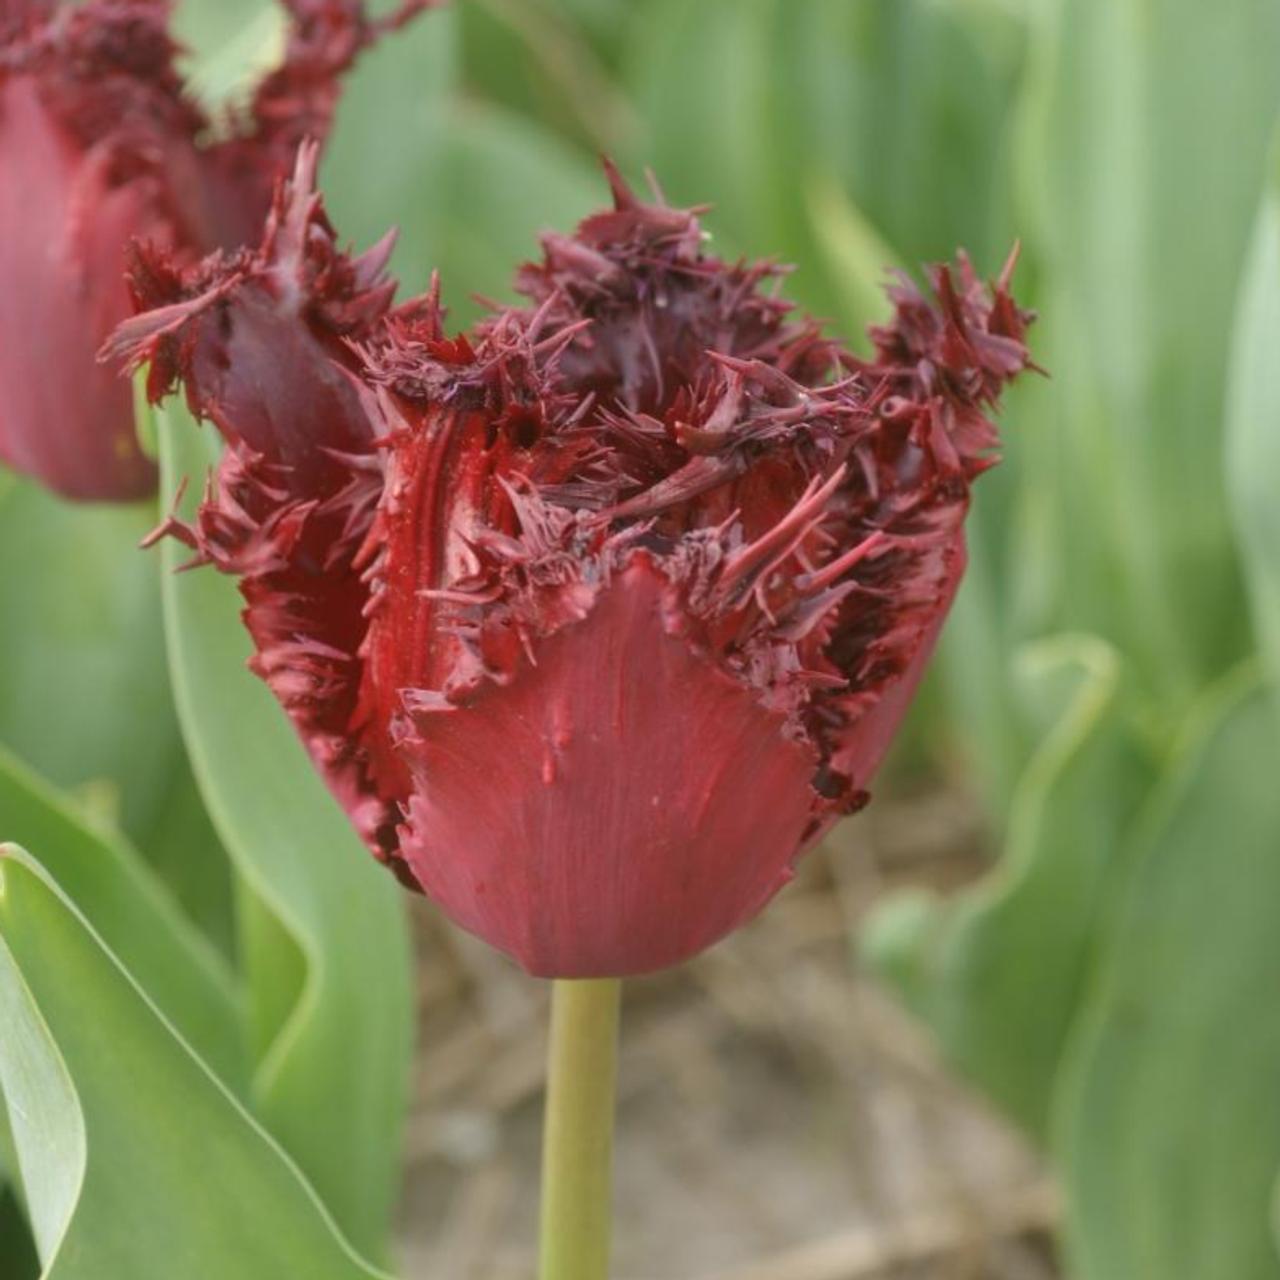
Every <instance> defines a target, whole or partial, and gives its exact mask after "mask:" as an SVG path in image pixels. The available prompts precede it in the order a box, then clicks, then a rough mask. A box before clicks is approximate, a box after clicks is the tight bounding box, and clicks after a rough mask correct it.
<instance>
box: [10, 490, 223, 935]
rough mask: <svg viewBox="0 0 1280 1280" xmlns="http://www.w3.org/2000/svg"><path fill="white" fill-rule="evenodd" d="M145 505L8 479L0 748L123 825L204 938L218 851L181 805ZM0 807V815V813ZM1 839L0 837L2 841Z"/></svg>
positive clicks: (181, 766)
mask: <svg viewBox="0 0 1280 1280" xmlns="http://www.w3.org/2000/svg"><path fill="white" fill-rule="evenodd" d="M155 523H156V513H155V508H154V506H153V505H151V504H149V503H147V504H137V505H134V506H101V505H95V506H90V505H85V504H77V503H70V502H63V501H61V500H59V499H58V498H56V497H54V496H53V495H52V494H49V493H46V492H45V491H44V490H42V489H41V488H39V486H37V485H35V484H33V483H31V482H29V481H26V480H18V481H15V482H14V483H13V485H12V487H11V488H10V489H9V491H8V492H7V493H6V494H5V495H4V498H3V500H2V501H0V617H3V618H4V620H5V621H4V627H3V628H0V745H3V746H4V747H7V748H8V749H9V750H10V751H12V752H13V753H14V754H15V755H16V756H18V757H19V758H21V760H22V761H23V762H24V763H25V764H26V765H28V766H29V767H31V768H32V769H34V770H35V771H36V772H38V773H39V774H40V775H41V776H42V777H45V778H47V779H48V780H49V781H51V782H53V783H54V784H56V785H57V786H58V787H60V788H62V789H63V790H65V791H68V792H69V793H70V794H72V795H73V796H74V797H75V798H76V799H78V800H80V801H81V802H82V803H83V805H84V806H85V807H86V808H87V809H91V810H92V811H93V812H94V813H95V814H96V816H97V817H98V818H99V819H100V820H102V821H103V822H105V823H108V824H110V825H113V826H115V827H118V828H119V829H120V830H122V831H124V832H126V833H127V835H128V836H129V838H130V839H131V840H132V842H133V843H134V844H135V845H136V846H137V847H138V848H139V849H141V851H142V853H143V854H144V855H145V856H146V857H147V858H148V860H149V861H151V862H152V864H153V865H156V866H157V867H159V868H161V873H162V875H163V877H164V879H165V881H166V883H168V884H169V886H170V888H171V889H172V890H173V891H174V892H175V893H176V894H177V896H178V898H179V900H180V901H181V903H182V905H183V907H184V908H185V909H186V910H187V911H188V913H189V914H191V915H192V917H193V918H194V919H195V920H196V921H197V923H198V924H200V926H201V927H202V928H204V929H205V930H206V931H207V932H208V933H209V934H210V935H211V936H213V937H214V938H217V939H223V938H225V937H226V935H227V933H228V929H229V920H230V892H229V876H228V871H227V864H226V858H225V856H224V855H223V853H222V851H221V850H220V849H219V848H218V845H217V841H216V839H214V837H213V834H212V832H211V830H210V829H209V826H208V823H207V822H205V821H203V817H202V814H201V813H200V810H199V807H198V806H191V805H189V804H186V803H185V802H184V797H185V796H187V795H189V792H190V786H191V781H190V770H189V768H188V766H187V761H186V758H185V756H184V754H183V751H182V745H181V738H180V736H179V732H178V724H177V718H176V716H175V715H174V710H173V700H172V696H171V694H170V692H169V682H168V677H167V671H166V669H165V662H164V637H163V630H162V625H161V612H160V589H159V583H158V582H157V581H156V571H155V559H154V557H153V556H148V555H145V554H143V553H142V552H140V551H139V550H138V545H137V544H138V540H139V539H140V538H141V537H142V536H143V535H144V534H146V533H147V532H148V531H149V530H150V529H151V528H152V527H154V525H155ZM2 816H3V815H2V814H0V817H2ZM0 838H2V837H0Z"/></svg>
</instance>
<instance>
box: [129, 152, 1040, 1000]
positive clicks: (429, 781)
mask: <svg viewBox="0 0 1280 1280" xmlns="http://www.w3.org/2000/svg"><path fill="white" fill-rule="evenodd" d="M609 173H610V178H611V181H612V185H613V192H614V208H613V209H612V210H611V211H609V212H605V213H601V214H597V215H596V216H594V217H591V218H588V219H587V220H586V221H585V222H583V223H582V224H581V226H579V228H578V230H577V232H576V234H575V235H573V236H572V237H564V236H557V235H548V236H546V237H544V240H543V256H542V259H541V261H539V262H537V263H535V264H530V265H527V266H526V267H524V268H523V269H522V270H521V271H520V273H519V275H518V278H517V284H518V288H519V290H520V292H521V293H522V294H523V295H524V296H525V297H526V298H527V299H528V305H527V306H522V307H515V308H499V309H497V310H495V311H494V313H493V314H491V315H490V316H489V317H488V318H487V319H486V320H484V321H483V322H482V323H481V324H479V325H477V326H476V327H475V328H474V329H473V330H472V331H471V332H470V333H467V334H464V335H461V336H458V337H454V338H450V337H448V336H447V335H446V333H445V330H444V324H443V315H442V312H441V309H440V305H439V296H438V288H437V287H436V286H435V285H433V288H432V290H431V291H430V292H429V293H428V294H427V295H426V296H425V297H424V298H421V299H419V300H417V301H415V302H413V303H410V304H408V305H406V306H403V307H401V308H399V309H398V310H394V311H386V310H384V306H383V304H384V301H385V292H384V291H383V286H382V285H381V284H380V283H379V282H378V281H377V280H376V279H375V277H374V275H373V274H371V271H370V268H369V267H368V265H366V263H365V262H364V261H363V260H357V261H355V262H350V263H349V262H347V261H346V260H345V259H343V258H342V257H341V256H340V255H338V254H337V253H336V251H335V249H334V244H333V236H332V231H331V229H330V228H329V227H328V224H327V223H326V222H325V221H324V218H323V214H322V212H321V211H320V209H319V206H318V204H317V203H316V201H315V199H314V197H311V196H310V195H309V193H308V190H307V182H308V179H309V172H308V171H307V170H306V166H305V157H304V166H303V169H302V170H301V171H300V173H299V175H298V178H297V179H296V180H295V183H294V185H293V187H292V189H291V190H290V191H289V192H288V193H287V194H285V195H282V197H281V201H282V202H281V204H280V206H279V207H278V209H277V212H276V214H275V217H274V219H273V222H272V225H271V227H270V228H269V229H268V234H267V239H266V241H265V242H264V245H263V248H262V250H261V251H260V252H259V253H258V254H257V255H256V256H254V257H253V259H252V260H247V261H242V262H240V263H237V264H226V263H219V262H215V263H211V264H209V265H207V266H206V267H205V268H203V269H202V270H201V271H198V272H187V273H185V274H184V273H177V274H173V273H171V272H170V273H168V274H166V269H165V267H164V266H163V263H162V261H161V259H162V258H163V255H162V254H151V255H148V258H147V260H144V261H143V262H142V263H140V268H139V272H138V274H137V277H136V279H137V281H138V283H139V293H140V297H141V300H142V301H143V302H144V303H145V304H147V305H151V306H156V305H157V304H160V305H159V309H158V310H153V311H151V312H150V313H148V314H144V315H142V316H140V317H138V318H137V319H136V320H134V321H133V322H131V323H130V325H128V326H126V328H125V329H124V330H123V331H122V332H121V335H120V337H119V339H118V341H117V342H116V344H115V348H114V349H115V351H116V352H117V353H119V352H128V353H129V354H131V355H132V357H133V359H134V360H135V361H138V360H142V359H145V358H150V359H151V361H152V390H153V393H155V394H160V393H162V392H163V391H164V390H165V389H166V388H167V387H168V386H169V385H170V384H171V382H172V381H173V379H174V378H175V377H180V378H181V379H182V381H183V382H184V383H185V385H186V388H187V394H188V396H189V398H190V400H191V403H192V405H193V407H194V408H195V410H196V411H197V412H198V413H200V414H202V415H203V416H206V417H209V418H212V419H213V421H214V422H215V424H216V425H217V426H218V428H219V430H220V431H221V432H222V434H223V435H224V437H225V438H226V440H227V443H228V449H227V452H226V454H225V455H224V459H223V462H222V464H221V468H220V472H219V476H218V480H217V484H216V486H215V487H213V488H211V489H210V490H209V492H208V493H207V494H206V497H205V501H204V503H203V505H202V507H201V509H200V513H199V516H198V518H197V520H196V523H195V525H194V526H193V527H191V528H185V527H183V526H180V525H174V524H171V525H170V526H169V527H170V529H171V531H174V532H177V533H178V534H179V536H182V537H184V538H186V539H187V540H188V541H189V542H190V543H191V545H193V546H194V547H195V548H196V549H197V556H198V559H200V560H203V561H208V562H212V563H214V564H215V565H217V566H218V567H219V568H222V569H224V570H225V571H228V572H231V573H234V574H236V575H237V576H238V577H239V578H240V582H241V589H242V591H243V592H244V594H245V597H246V599H247V600H248V601H249V610H248V619H249V626H250V630H251V631H252V632H253V635H254V640H255V644H256V647H257V657H256V659H255V665H256V669H257V670H258V671H259V673H260V674H261V675H262V676H263V677H264V678H265V679H266V680H267V682H268V683H269V684H270V685H271V687H272V689H273V690H274V692H275V693H276V696H277V697H278V698H279V699H280V701H281V702H282V703H283V704H284V706H285V708H286V709H287V711H288V712H289V714H290V715H291V717H292V719H293V721H294V724H295V726H296V727H297V729H298V731H299V734H300V735H301V737H302V739H303V741H304V743H306V745H307V747H308V749H309V751H310V753H311V755H312V758H313V759H314V760H315V762H316V764H317V766H318V767H319V768H320V769H321V770H322V772H323V773H324V774H325V776H326V778H327V779H328V781H329V785H330V786H331V788H332V789H333V791H334V793H335V794H336V795H337V796H338V798H339V799H340V800H341V801H342V803H343V804H344V806H345V807H346V808H347V810H348V812H349V813H350V814H351V816H352V819H353V821H354V822H355V824H356V826H357V827H358V828H359V830H360V831H361V834H362V835H363V836H364V837H365V839H366V841H367V842H368V843H369V845H370V847H371V848H372V849H373V851H374V852H375V854H376V855H377V856H379V857H381V858H383V859H384V860H386V861H388V862H390V863H391V864H392V865H393V866H394V867H395V868H396V869H397V871H398V873H399V874H400V876H401V878H402V879H404V880H405V881H406V882H407V883H410V884H412V885H414V886H416V887H419V888H421V889H422V890H423V891H424V892H425V893H426V894H428V895H429V896H430V897H431V898H433V899H434V900H435V901H437V902H438V903H439V904H440V905H441V906H442V907H443V908H444V910H445V911H446V912H447V913H448V914H449V915H450V916H451V917H452V918H453V919H454V920H455V921H456V922H458V923H459V924H461V925H462V926H464V927H465V928H467V929H470V930H472V931H473V932H475V933H477V934H479V935H480V936H481V937H483V938H485V939H487V940H488V941H489V942H491V943H493V944H494V945H495V946H497V947H499V948H501V949H502V950H504V951H506V952H508V953H509V954H511V955H512V956H514V957H515V958H516V959H517V960H518V961H519V962H520V963H521V964H522V965H523V966H524V967H525V968H526V969H528V970H529V971H530V972H532V973H535V974H539V975H543V976H555V977H586V976H605V975H622V974H631V973H638V972H643V971H647V970H652V969H657V968H660V967H663V966H665V965H669V964H673V963H676V962H677V961H680V960H682V959H684V958H686V957H688V956H691V955H693V954H695V953H696V952H698V951H700V950H701V949H703V948H704V947H706V946H708V945H710V944H711V943H713V942H715V941H716V940H717V939H718V938H720V937H722V936H723V935H724V934H726V933H728V932H729V931H730V930H731V929H733V928H735V927H736V926H737V925H739V924H741V923H743V922H744V921H745V920H747V919H749V918H750V917H751V916H753V915H754V914H755V913H756V912H757V911H758V910H759V909H760V908H761V907H762V906H763V905H764V904H765V903H766V902H767V901H768V900H769V899H770V898H771V897H772V896H773V894H774V893H776V892H777V891H778V889H779V888H780V887H781V886H782V885H783V884H784V883H785V882H786V881H787V879H788V878H789V877H790V875H791V870H792V866H793V864H794V862H795V860H796V858H797V857H798V856H799V855H800V854H801V853H802V852H804V851H805V850H806V849H807V848H809V847H810V846H811V845H812V844H813V843H814V842H815V841H816V840H817V839H819V838H820V837H821V836H822V834H823V833H824V832H825V831H826V830H827V829H828V828H829V827H830V825H831V824H832V823H833V822H834V821H835V820H836V819H837V818H838V817H839V816H840V815H841V814H844V813H848V812H851V811H852V810H854V809H856V808H858V807H859V806H860V805H861V804H863V803H864V802H865V800H866V787H867V785H868V784H869V782H870V780H871V777H872V775H873V773H874V772H875V770H876V767H877V766H878V765H879V763H880V761H881V759H882V757H883V755H884V753H885V750H886V749H887V747H888V745H889V742H890V740H891V738H892V736H893V733H894V731H895V729H896V728H897V726H898V724H899V722H900V720H901V718H902V716H903V714H904V712H905V710H906V708H907V705H908V703H909V701H910V699H911V695H912V693H913V691H914V689H915V686H916V684H917V682H918V680H919V678H920V676H921V673H922V671H923V668H924V665H925V663H926V662H927V660H928V657H929V654H930V652H931V650H932V648H933V645H934V641H935V639H936V638H937V635H938V631H939V628H940V627H941V624H942V621H943V619H944V617H945V615H946V612H947V609H948V607H949V605H950V603H951V600H952V597H953V595H954V593H955V590H956V586H957V584H958V582H959V580H960V576H961V573H962V571H963V568H964V559H965V552H964V536H963V521H964V516H965V513H966V510H967V508H968V503H969V486H970V482H971V481H972V480H973V478H974V477H975V476H976V475H977V474H978V473H979V472H980V471H982V470H984V469H985V468H986V467H987V466H989V465H990V464H991V461H992V459H991V449H992V448H993V446H994V445H995V444H996V433H995V428H994V426H993V424H992V422H991V421H990V418H989V416H988V415H989V412H990V411H991V409H992V407H993V406H994V404H995V401H996V397H997V395H998V394H999V392H1000V389H1001V388H1002V386H1003V385H1004V383H1005V382H1007V381H1008V379H1009V378H1011V377H1012V376H1014V375H1015V374H1016V373H1018V372H1019V371H1021V370H1022V369H1023V368H1025V367H1026V366H1027V363H1028V357H1027V352H1026V348H1025V347H1024V345H1023V334H1024V331H1025V327H1026V325H1027V323H1028V321H1029V320H1030V316H1029V315H1028V313H1026V312H1024V311H1022V310H1020V309H1019V308H1018V307H1017V306H1016V305H1015V303H1014V302H1013V301H1012V299H1011V297H1010V295H1009V292H1008V276H1009V272H1010V270H1011V268H1012V260H1011V262H1010V264H1009V265H1008V266H1007V267H1006V270H1005V272H1004V273H1003V274H1002V275H1001V277H1000V279H999V280H998V281H997V282H996V283H995V285H994V287H993V289H992V290H991V291H990V292H989V291H988V290H987V289H986V288H985V287H984V286H983V285H982V284H981V282H980V281H979V280H978V279H977V278H976V276H975V275H974V273H973V271H972V269H971V268H970V266H969V264H968V262H967V261H965V260H963V259H962V260H961V262H960V265H959V269H958V271H953V270H952V269H950V268H947V267H941V268H938V269H937V270H935V271H934V272H933V274H932V285H933V297H932V298H927V297H926V296H924V295H923V294H922V293H921V292H919V291H918V290H917V289H916V288H915V286H914V285H912V284H911V283H910V282H909V281H907V280H905V279H903V280H901V281H900V282H898V283H897V284H896V285H895V286H894V288H893V290H892V292H891V297H892V301H893V303H894V305H895V315H894V317H893V320H892V321H891V323H889V324H887V325H886V326H884V327H883V328H879V329H875V330H873V331H872V339H873V342H874V345H875V354H874V357H873V358H871V359H860V358H857V357H855V356H853V355H851V354H850V353H849V352H847V351H845V350H843V349H842V348H841V347H839V346H838V345H837V344H836V343H835V342H834V341H833V340H831V339H829V338H827V337H824V336H823V335H822V333H821V332H820V330H819V329H818V327H817V326H816V325H815V324H814V323H812V322H810V321H803V320H800V321H798V320H795V319H793V318H792V316H791V309H790V308H789V306H788V305H787V304H786V303H784V302H782V301H780V300H779V299H778V297H777V296H776V289H775V287H774V286H776V284H777V282H778V279H779V277H780V275H781V274H782V273H781V272H780V270H779V269H778V268H776V267H773V266H771V265H768V264H755V265H749V264H745V263H736V264H732V263H726V262H722V261H720V260H718V259H716V258H714V257H712V256H710V255H709V254H707V253H706V252H705V249H704V244H703V235H702V232H701V230H700V227H699V223H698V220H697V218H696V217H695V215H694V214H693V213H692V212H688V211H684V210H678V209H672V208H668V207H666V206H665V205H661V204H659V205H646V204H643V203H641V202H640V201H639V200H637V199H636V197H635V196H634V195H633V194H632V193H631V192H630V191H629V190H628V189H627V188H626V187H625V186H624V185H623V183H622V181H621V180H620V179H619V178H618V176H617V175H616V173H614V172H613V171H612V169H610V171H609ZM304 221H305V223H306V226H305V230H303V229H302V227H303V223H304ZM284 227H292V228H296V230H293V231H290V232H289V233H288V234H287V235H286V234H282V231H281V228H284ZM298 246H302V249H301V251H300V250H299V247H298ZM375 261H378V260H375ZM273 281H274V282H275V283H273ZM338 338H344V339H345V342H339V341H337V339H338ZM301 351H307V352H309V353H311V354H310V355H308V356H307V357H306V358H301V357H300V356H299V354H298V353H299V352H301ZM322 358H323V359H327V360H328V361H330V363H329V365H328V367H327V369H322V368H321V367H320V363H321V362H322Z"/></svg>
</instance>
